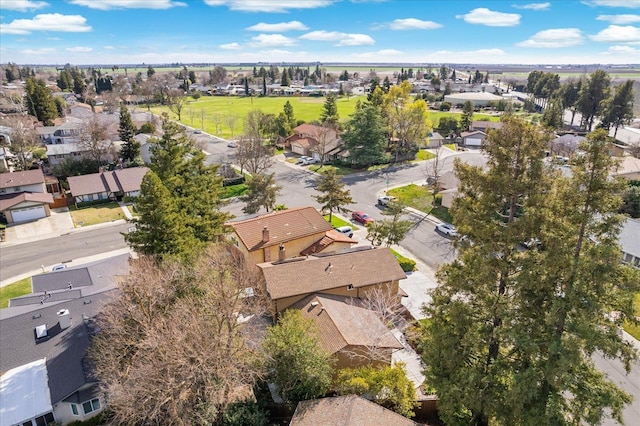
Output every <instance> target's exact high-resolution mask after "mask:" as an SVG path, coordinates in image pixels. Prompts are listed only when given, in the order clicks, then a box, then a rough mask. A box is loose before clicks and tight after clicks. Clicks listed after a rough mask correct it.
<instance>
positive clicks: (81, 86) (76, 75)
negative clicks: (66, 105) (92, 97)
mask: <svg viewBox="0 0 640 426" xmlns="http://www.w3.org/2000/svg"><path fill="white" fill-rule="evenodd" d="M71 75H72V76H73V93H75V94H76V95H82V94H83V93H84V91H85V89H86V86H87V85H86V83H85V82H84V72H83V71H82V70H81V69H80V68H78V67H75V68H74V69H72V70H71Z"/></svg>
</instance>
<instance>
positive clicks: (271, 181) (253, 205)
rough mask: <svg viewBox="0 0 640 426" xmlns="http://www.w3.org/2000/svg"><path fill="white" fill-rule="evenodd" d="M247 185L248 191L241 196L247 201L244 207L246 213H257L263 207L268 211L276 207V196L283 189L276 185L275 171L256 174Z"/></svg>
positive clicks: (241, 198)
mask: <svg viewBox="0 0 640 426" xmlns="http://www.w3.org/2000/svg"><path fill="white" fill-rule="evenodd" d="M247 186H248V191H247V193H246V194H245V195H243V196H242V197H240V200H241V201H244V202H245V203H247V205H246V206H245V207H243V209H242V211H243V212H244V213H245V214H254V213H257V212H258V211H259V210H260V208H262V207H264V208H265V210H266V211H267V212H269V211H270V210H273V209H275V207H276V198H277V197H278V194H279V193H280V189H282V187H280V186H278V185H276V180H275V173H271V174H267V173H261V174H256V175H254V176H253V177H252V178H251V180H249V183H248V184H247Z"/></svg>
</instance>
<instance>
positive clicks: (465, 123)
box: [460, 101, 473, 132]
mask: <svg viewBox="0 0 640 426" xmlns="http://www.w3.org/2000/svg"><path fill="white" fill-rule="evenodd" d="M471 123H473V102H471V101H466V102H465V103H464V105H462V115H461V116H460V130H461V131H463V132H468V131H469V129H470V128H471Z"/></svg>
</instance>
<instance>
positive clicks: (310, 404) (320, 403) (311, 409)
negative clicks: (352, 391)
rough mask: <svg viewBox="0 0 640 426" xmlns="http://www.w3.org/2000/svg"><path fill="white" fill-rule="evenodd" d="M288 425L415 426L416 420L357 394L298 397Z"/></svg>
mask: <svg viewBox="0 0 640 426" xmlns="http://www.w3.org/2000/svg"><path fill="white" fill-rule="evenodd" d="M289 424H290V425H291V426H316V425H341V426H361V425H368V426H389V425H394V426H415V425H416V423H415V422H413V421H411V420H409V419H408V418H406V417H404V416H401V415H400V414H398V413H395V412H393V411H391V410H388V409H386V408H384V407H383V406H381V405H378V404H376V403H374V402H371V401H369V400H367V399H364V398H362V397H360V396H357V395H344V396H335V397H332V398H321V399H310V400H307V401H300V402H299V403H298V406H297V407H296V411H295V412H294V413H293V418H292V419H291V423H289Z"/></svg>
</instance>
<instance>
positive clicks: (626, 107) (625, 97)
mask: <svg viewBox="0 0 640 426" xmlns="http://www.w3.org/2000/svg"><path fill="white" fill-rule="evenodd" d="M632 120H633V80H627V81H626V82H625V83H622V84H620V85H618V86H616V87H615V89H614V92H613V94H612V95H611V97H610V98H609V99H607V100H606V101H605V102H604V108H603V114H602V125H603V127H604V128H605V129H609V128H611V127H612V126H613V128H614V129H615V130H614V133H613V136H614V137H615V136H616V135H617V134H618V128H619V127H620V126H624V125H625V124H628V123H631V121H632Z"/></svg>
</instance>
